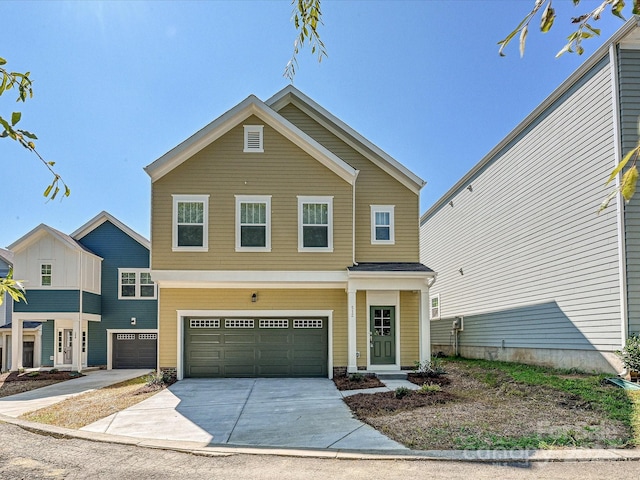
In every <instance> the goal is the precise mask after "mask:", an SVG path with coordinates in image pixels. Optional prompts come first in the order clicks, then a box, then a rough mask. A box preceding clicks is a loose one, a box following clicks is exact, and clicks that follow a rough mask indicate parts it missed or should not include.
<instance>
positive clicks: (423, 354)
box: [418, 288, 431, 363]
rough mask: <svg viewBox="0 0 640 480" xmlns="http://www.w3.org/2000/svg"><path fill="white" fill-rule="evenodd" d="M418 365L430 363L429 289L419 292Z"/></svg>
mask: <svg viewBox="0 0 640 480" xmlns="http://www.w3.org/2000/svg"><path fill="white" fill-rule="evenodd" d="M418 321H419V322H420V328H419V332H420V363H423V362H428V361H431V320H430V319H429V289H428V288H427V289H426V290H421V291H420V315H419V320H418Z"/></svg>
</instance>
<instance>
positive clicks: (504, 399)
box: [345, 358, 640, 450]
mask: <svg viewBox="0 0 640 480" xmlns="http://www.w3.org/2000/svg"><path fill="white" fill-rule="evenodd" d="M443 365H444V368H445V370H446V371H447V374H446V375H445V377H446V378H447V382H444V383H443V384H442V390H441V391H435V392H431V393H428V392H425V393H423V394H422V395H433V401H432V402H431V403H430V404H428V405H426V406H420V407H417V408H415V407H414V406H413V405H414V404H413V403H412V402H407V399H406V398H405V399H402V400H399V402H400V401H403V402H405V403H406V405H408V407H407V408H406V409H403V408H402V407H401V408H400V409H399V410H395V411H390V409H386V410H382V409H380V408H376V403H378V405H387V404H388V398H383V397H382V396H381V397H380V402H375V401H373V399H372V398H371V397H369V398H364V397H363V396H356V397H355V398H353V397H352V398H347V399H345V401H346V402H347V404H349V405H350V406H351V408H352V410H353V411H354V412H355V413H356V415H357V416H358V417H359V418H361V419H362V420H364V421H365V422H367V423H369V424H370V425H372V426H373V427H375V428H377V429H378V430H380V431H381V432H383V433H385V434H386V435H388V436H389V437H391V438H393V439H394V440H396V441H398V442H400V443H403V444H404V445H406V446H408V447H410V448H413V449H419V450H429V449H495V448H501V449H518V448H519V449H524V448H558V447H572V448H576V447H586V448H607V447H610V448H613V447H619V448H625V447H634V446H640V391H627V390H623V389H621V388H618V387H615V386H610V385H609V384H607V383H605V382H604V379H605V378H606V377H608V376H611V375H595V374H581V373H575V372H568V371H561V370H554V369H549V368H544V367H536V366H530V365H522V364H516V363H505V362H489V361H484V360H467V359H459V358H456V359H454V358H449V359H446V360H444V361H443ZM373 395H384V394H373ZM411 395H414V396H415V395H420V394H419V393H411ZM422 403H423V404H424V403H425V402H422ZM359 404H360V405H359Z"/></svg>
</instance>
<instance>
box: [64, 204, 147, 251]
mask: <svg viewBox="0 0 640 480" xmlns="http://www.w3.org/2000/svg"><path fill="white" fill-rule="evenodd" d="M106 221H109V222H111V223H113V224H114V225H115V226H116V227H118V228H119V229H120V230H122V231H123V232H124V233H126V234H127V235H129V236H130V237H131V238H133V239H134V240H135V241H136V242H138V243H139V244H140V245H142V246H143V247H145V248H146V249H147V250H150V249H151V242H149V240H147V239H146V238H144V237H143V236H142V235H140V234H139V233H138V232H136V231H134V230H132V229H131V228H129V227H128V226H127V225H125V224H124V223H122V222H121V221H120V220H118V219H117V218H116V217H114V216H113V215H111V214H110V213H109V212H106V211H104V210H103V211H102V212H100V213H99V214H98V215H96V216H95V217H93V218H92V219H91V220H89V221H88V222H87V223H85V224H84V225H82V226H81V227H80V228H78V229H77V230H76V231H75V232H73V233H72V234H71V237H72V238H74V239H75V240H80V239H81V238H83V237H85V236H87V235H88V234H90V233H91V232H93V231H94V230H95V229H96V228H98V227H99V226H100V225H102V224H103V223H104V222H106Z"/></svg>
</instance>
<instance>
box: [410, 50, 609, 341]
mask: <svg viewBox="0 0 640 480" xmlns="http://www.w3.org/2000/svg"><path fill="white" fill-rule="evenodd" d="M612 118H613V108H612V96H611V84H610V69H609V64H608V57H605V58H604V59H603V60H602V61H601V62H599V63H598V64H596V65H595V66H594V67H593V68H592V69H591V70H590V71H589V72H588V73H587V74H586V75H585V76H583V77H582V78H581V79H580V80H579V81H577V82H576V83H575V84H574V85H573V86H572V87H571V88H570V89H569V90H568V91H567V92H566V93H565V94H564V95H563V96H562V97H560V98H559V99H558V100H557V101H556V102H555V103H554V104H552V105H551V106H550V107H549V108H548V109H546V110H545V111H544V112H543V113H542V114H541V115H540V116H539V117H538V118H537V119H536V120H535V121H534V122H532V123H531V124H530V125H529V126H528V127H527V128H525V129H524V130H523V131H522V133H521V134H520V135H519V136H518V137H517V138H516V139H515V140H514V141H513V142H511V143H510V144H509V145H507V146H506V147H505V148H504V149H503V150H502V151H500V152H498V154H497V155H496V156H495V157H494V158H492V159H491V160H490V161H489V162H488V163H487V164H486V165H485V166H484V168H483V169H481V170H480V171H478V172H477V174H476V175H475V176H474V177H472V178H471V180H470V181H469V184H470V185H471V186H472V188H471V190H469V189H467V188H466V187H467V185H468V184H467V185H464V186H462V187H461V188H460V190H459V191H457V192H454V193H453V194H452V195H451V197H450V198H448V199H446V200H447V201H446V202H444V203H443V204H442V206H441V207H440V208H438V209H437V210H434V211H432V212H429V216H428V217H424V218H423V219H422V222H421V239H420V250H421V259H420V260H421V262H422V263H424V264H425V265H429V266H430V267H431V268H433V269H434V270H435V271H436V272H438V280H437V281H436V283H435V285H434V286H433V287H432V289H431V293H432V294H437V293H440V295H441V298H440V302H441V314H442V320H440V321H434V322H433V325H432V329H433V339H432V341H433V343H434V344H448V343H449V332H450V330H451V319H452V318H453V317H454V316H458V315H462V316H464V317H465V326H464V327H465V330H464V332H463V333H462V334H461V337H460V343H461V345H463V346H464V345H466V346H500V345H501V344H502V341H503V340H504V341H505V343H506V344H507V346H509V347H521V348H558V349H598V350H609V351H610V350H615V349H616V348H619V346H620V338H621V333H620V332H621V319H620V317H621V309H620V284H619V283H620V282H619V275H618V246H617V223H616V212H615V206H613V208H610V209H608V210H607V211H605V212H603V213H602V214H600V215H597V214H596V212H597V210H598V206H599V204H600V202H601V201H602V199H603V198H604V197H605V195H606V192H607V190H608V188H607V187H605V186H604V180H605V179H606V177H607V176H608V174H609V172H610V171H611V168H612V167H613V164H614V141H613V135H612V134H613V124H612ZM449 201H452V202H453V206H451V205H450V204H449ZM460 269H462V272H463V274H461V273H460V272H459V270H460Z"/></svg>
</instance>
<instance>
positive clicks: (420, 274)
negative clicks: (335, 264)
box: [347, 262, 437, 291]
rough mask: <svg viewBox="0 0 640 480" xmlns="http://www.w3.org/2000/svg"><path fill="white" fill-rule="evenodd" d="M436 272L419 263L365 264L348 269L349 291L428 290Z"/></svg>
mask: <svg viewBox="0 0 640 480" xmlns="http://www.w3.org/2000/svg"><path fill="white" fill-rule="evenodd" d="M436 275H437V274H436V272H434V271H433V270H431V269H430V268H429V267H427V266H425V265H423V264H421V263H418V262H363V263H359V264H357V265H353V266H351V267H349V268H347V276H348V279H349V280H348V287H347V288H348V290H350V291H353V290H419V291H423V290H425V289H428V288H429V287H430V286H431V285H433V283H434V282H435V279H436Z"/></svg>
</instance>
